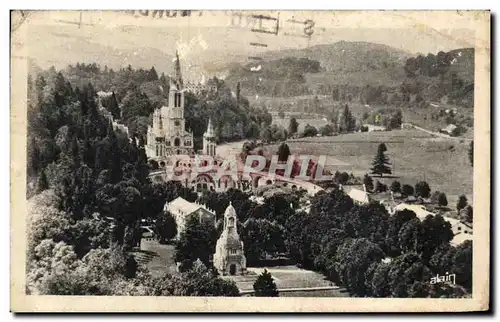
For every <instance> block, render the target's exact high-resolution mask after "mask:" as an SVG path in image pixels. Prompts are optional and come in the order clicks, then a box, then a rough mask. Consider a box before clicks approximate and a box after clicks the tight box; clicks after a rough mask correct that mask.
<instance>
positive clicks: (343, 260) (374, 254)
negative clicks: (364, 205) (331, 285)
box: [335, 238, 384, 296]
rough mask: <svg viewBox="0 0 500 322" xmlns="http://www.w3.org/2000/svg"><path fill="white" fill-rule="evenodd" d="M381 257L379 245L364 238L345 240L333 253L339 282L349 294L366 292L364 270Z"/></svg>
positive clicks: (382, 254)
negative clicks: (335, 252)
mask: <svg viewBox="0 0 500 322" xmlns="http://www.w3.org/2000/svg"><path fill="white" fill-rule="evenodd" d="M382 258H384V253H383V252H382V250H381V249H380V247H379V246H378V245H377V244H374V243H372V242H370V241H369V240H368V239H366V238H361V239H356V238H354V239H346V240H345V242H344V243H343V244H342V245H341V246H340V247H339V248H338V250H337V254H336V255H335V259H336V265H335V267H336V271H337V272H338V274H339V276H340V281H341V283H342V284H343V285H344V286H345V287H346V288H347V289H348V290H349V293H350V294H352V295H357V296H365V295H366V294H367V293H368V291H367V288H366V284H365V272H366V271H367V270H368V268H369V267H370V265H372V264H373V263H374V262H380V261H381V260H382Z"/></svg>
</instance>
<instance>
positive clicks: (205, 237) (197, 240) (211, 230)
mask: <svg viewBox="0 0 500 322" xmlns="http://www.w3.org/2000/svg"><path fill="white" fill-rule="evenodd" d="M217 237H218V236H217V231H216V230H215V227H214V225H213V224H209V223H208V222H200V221H199V220H198V217H197V216H196V215H193V216H190V217H189V218H188V220H187V222H186V227H185V230H184V231H183V232H181V234H180V237H179V240H178V241H177V243H176V245H175V255H174V259H175V261H176V262H178V263H182V265H183V266H184V267H190V266H191V265H192V264H193V263H194V262H195V261H196V260H197V259H200V260H201V261H202V262H203V264H205V265H207V266H208V267H209V266H210V258H211V257H212V255H213V254H214V253H215V243H216V241H217Z"/></svg>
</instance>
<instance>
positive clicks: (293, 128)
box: [288, 117, 299, 135]
mask: <svg viewBox="0 0 500 322" xmlns="http://www.w3.org/2000/svg"><path fill="white" fill-rule="evenodd" d="M298 130H299V123H298V122H297V120H296V119H295V117H292V118H291V119H290V124H289V125H288V133H290V135H294V134H296V133H297V131H298Z"/></svg>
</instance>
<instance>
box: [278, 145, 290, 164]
mask: <svg viewBox="0 0 500 322" xmlns="http://www.w3.org/2000/svg"><path fill="white" fill-rule="evenodd" d="M289 156H290V148H289V147H288V144H286V143H285V142H283V143H281V144H280V146H279V148H278V161H282V162H286V161H287V160H288V157H289Z"/></svg>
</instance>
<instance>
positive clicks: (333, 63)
mask: <svg viewBox="0 0 500 322" xmlns="http://www.w3.org/2000/svg"><path fill="white" fill-rule="evenodd" d="M410 55H411V54H410V53H408V52H405V51H401V50H398V49H396V48H393V47H390V46H386V45H382V44H375V43H370V42H364V41H363V42H349V41H339V42H336V43H333V44H328V45H317V46H311V47H308V48H304V49H288V50H281V51H271V52H267V53H264V54H262V58H264V59H265V60H273V59H278V58H282V57H287V56H292V57H295V58H308V59H312V60H317V61H319V62H320V64H321V66H322V67H323V68H324V69H325V71H327V72H335V71H346V72H348V71H349V72H359V71H371V70H380V69H385V68H391V67H400V66H403V64H404V63H405V61H406V59H407V58H408V57H410Z"/></svg>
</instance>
